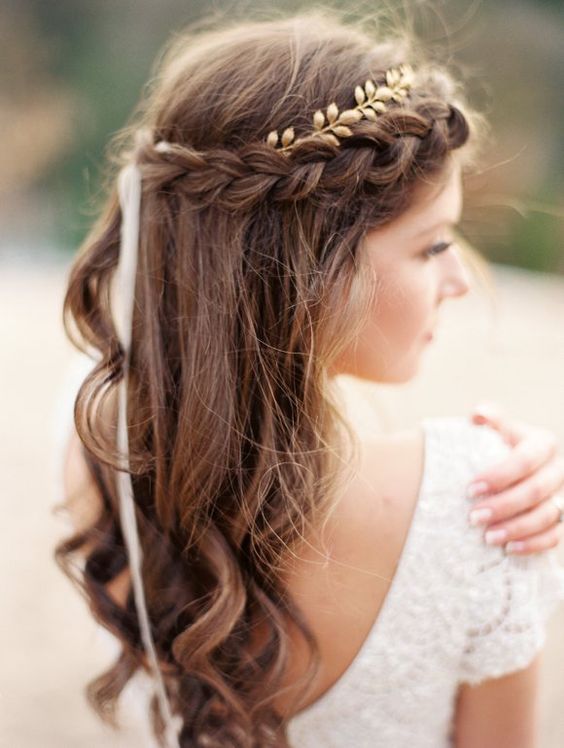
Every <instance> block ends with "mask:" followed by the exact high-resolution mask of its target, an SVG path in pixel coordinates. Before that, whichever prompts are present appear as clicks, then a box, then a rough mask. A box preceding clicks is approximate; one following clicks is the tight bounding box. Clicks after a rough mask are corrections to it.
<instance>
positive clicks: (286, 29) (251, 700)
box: [57, 10, 564, 748]
mask: <svg viewBox="0 0 564 748" xmlns="http://www.w3.org/2000/svg"><path fill="white" fill-rule="evenodd" d="M376 36H378V35H376ZM482 124H483V120H482V118H481V117H480V115H478V114H477V113H476V112H474V111H472V110H471V108H470V107H469V105H468V104H467V103H466V102H465V101H464V100H463V97H462V94H461V92H460V90H459V86H458V84H456V83H455V82H454V81H453V80H452V78H451V77H450V76H449V74H448V73H447V71H446V70H444V69H443V68H442V67H441V66H440V65H438V64H437V63H434V62H433V61H432V60H430V59H427V58H426V56H425V55H424V54H423V52H422V51H421V50H417V51H416V47H415V45H414V44H412V42H411V39H410V38H409V35H407V34H400V33H399V32H397V35H396V36H393V35H391V34H390V32H389V31H388V33H387V35H386V37H385V38H384V39H382V38H379V39H377V40H376V39H375V38H374V36H372V35H371V34H370V33H369V32H368V31H367V30H366V27H365V25H364V24H360V23H359V24H358V25H354V26H353V25H351V24H345V23H344V22H343V21H341V20H340V19H339V17H338V16H337V15H336V14H335V13H330V12H328V11H320V10H316V11H314V12H310V13H304V14H301V15H299V16H295V17H290V18H288V19H277V20H274V21H262V22H256V23H251V22H249V23H242V24H231V25H230V26H226V27H225V28H222V29H215V30H211V31H208V32H207V33H204V34H201V35H200V34H195V35H193V36H190V35H189V34H187V35H181V36H179V37H178V38H177V39H176V41H175V43H174V44H172V45H171V47H170V48H169V50H168V53H167V55H165V57H164V59H163V60H162V64H161V67H160V69H159V70H158V71H157V74H156V76H155V78H154V80H153V81H152V88H151V90H150V91H149V95H148V100H147V102H145V103H144V105H143V106H142V107H140V109H139V114H138V117H137V118H136V121H135V122H134V124H133V125H132V126H131V127H130V128H128V129H127V130H125V131H124V132H123V133H122V134H121V135H120V137H119V139H118V141H117V142H116V145H117V146H118V148H119V150H120V158H119V159H118V165H119V166H120V167H123V171H122V172H121V173H120V180H119V183H118V185H119V191H118V190H116V188H115V186H113V185H112V192H111V195H110V197H109V200H108V203H107V205H106V209H105V211H104V213H103V215H102V216H101V218H100V220H99V222H98V224H97V225H96V226H95V227H94V229H93V231H92V233H91V234H90V236H89V237H88V238H87V240H86V242H85V244H84V246H83V247H82V249H81V251H80V253H79V254H78V256H77V258H76V259H75V261H74V263H73V267H72V269H71V273H70V277H69V285H68V289H67V293H66V297H65V322H66V329H67V332H68V334H69V336H70V337H71V339H72V340H74V341H75V343H76V345H77V347H78V348H80V349H81V350H83V351H85V352H91V353H92V354H93V358H94V359H95V362H94V365H93V367H92V371H91V372H90V373H89V374H88V375H87V376H86V377H85V379H84V382H83V383H82V385H81V387H80V390H79V392H78V396H77V401H76V408H75V413H74V416H75V425H76V430H77V434H78V436H76V435H75V436H73V437H72V439H71V440H70V443H69V449H68V455H67V461H66V471H65V485H66V498H67V502H68V504H69V508H70V507H71V506H73V507H74V509H73V510H72V511H73V514H74V517H75V522H76V525H77V529H78V532H77V535H76V536H75V537H74V538H72V539H70V540H69V541H67V542H66V543H63V544H61V545H60V546H59V548H58V549H57V558H58V560H59V562H60V563H61V565H62V567H63V568H64V569H66V570H67V571H68V573H69V574H70V573H71V571H70V563H69V562H70V560H71V558H72V557H73V555H74V554H76V553H80V554H82V556H83V557H84V559H85V563H84V568H83V570H82V572H81V573H80V574H79V575H78V576H77V577H76V581H77V582H78V583H79V584H80V585H81V586H82V587H83V589H84V591H85V593H86V595H87V596H88V599H89V603H90V608H91V611H92V613H93V615H94V616H95V617H96V619H97V620H98V621H99V622H100V623H101V624H102V625H103V626H104V627H106V628H107V629H108V630H109V631H110V632H112V633H113V634H114V635H115V636H116V637H117V638H118V639H119V640H120V643H121V645H122V651H121V655H120V657H119V659H118V661H117V662H116V664H115V666H114V667H113V668H112V669H111V670H110V671H108V673H105V674H104V675H102V676H100V678H99V679H97V681H95V682H94V683H93V684H91V687H90V696H91V700H92V703H93V704H94V705H95V706H96V707H97V709H98V710H99V712H100V714H101V715H104V714H108V712H109V710H111V708H112V705H113V704H114V703H115V700H116V699H117V697H118V696H119V693H120V691H121V690H122V689H123V687H124V686H125V684H126V683H127V682H128V680H129V679H130V678H131V677H132V676H133V675H134V674H135V672H136V671H138V670H139V668H144V669H145V670H148V671H151V670H152V671H153V673H154V675H155V678H156V681H157V694H156V697H155V699H154V700H153V704H152V706H153V713H154V718H155V721H154V731H155V734H156V735H157V736H158V737H159V740H160V741H161V744H164V743H165V742H166V743H167V744H170V745H181V746H204V745H206V746H222V747H223V746H237V747H239V746H284V745H291V746H296V748H298V747H299V748H309V747H310V746H329V747H330V746H339V747H341V746H350V745H354V746H371V747H373V746H380V745H381V746H394V748H401V746H408V745H409V746H413V745H417V746H423V745H425V746H426V745H429V746H434V748H437V746H442V745H445V746H446V745H456V746H458V748H464V747H466V746H477V745H480V746H481V747H482V748H487V747H488V746H494V745H495V746H496V748H497V747H499V746H500V745H502V744H505V745H508V746H509V745H511V746H512V748H524V747H525V746H532V745H534V731H535V721H534V710H535V694H536V688H537V682H536V674H537V669H538V656H539V651H540V649H541V646H542V642H543V639H544V624H545V620H546V617H547V615H548V613H549V612H550V610H551V609H552V607H553V604H554V603H555V602H556V600H557V599H559V598H560V597H562V596H564V582H563V577H562V570H561V569H560V568H559V567H557V566H556V564H555V560H554V557H553V555H552V554H551V553H538V554H536V555H535V554H534V553H533V554H531V552H532V551H535V550H545V549H546V548H547V547H549V546H551V545H554V544H555V542H556V539H557V535H556V532H555V525H556V522H557V519H558V518H559V516H560V511H559V510H558V507H557V506H556V505H555V503H554V501H553V499H552V498H551V494H552V493H554V492H555V491H557V490H558V489H559V488H560V487H561V485H562V474H561V460H560V459H559V458H557V457H554V456H553V454H552V453H553V451H554V444H553V442H552V443H550V437H549V438H548V440H547V438H546V435H543V436H542V438H538V435H539V432H535V431H534V430H533V431H532V432H529V435H531V434H532V435H533V436H531V438H527V432H526V430H525V432H523V430H521V432H520V433H518V431H519V429H518V427H515V428H514V429H513V433H511V434H506V436H507V437H508V440H509V441H511V442H512V443H513V444H515V443H517V446H516V447H515V450H514V452H515V453H517V452H519V454H520V457H519V459H522V457H523V455H524V456H525V459H526V460H528V465H527V469H525V470H524V471H523V470H522V469H518V467H516V465H517V458H516V455H514V456H513V457H511V456H510V449H509V447H508V446H506V444H505V443H504V441H503V439H502V437H501V436H500V435H499V434H497V433H496V431H494V430H493V429H491V428H489V427H488V426H487V425H486V426H478V425H472V424H470V423H467V422H466V421H465V419H460V418H456V417H453V418H446V419H427V420H426V421H424V422H423V423H422V424H421V427H420V428H416V429H413V430H408V431H405V432H401V433H398V434H392V435H388V434H385V435H382V434H375V435H374V437H373V438H371V439H362V440H360V439H359V438H358V436H357V435H356V434H355V433H354V429H353V428H352V427H351V425H350V424H349V423H348V422H347V420H346V418H345V417H344V416H343V413H342V412H341V410H340V403H339V394H338V386H337V382H338V375H339V374H342V373H348V374H353V375H354V376H357V377H361V378H365V379H369V380H371V381H374V382H386V383H394V382H405V381H407V380H409V379H411V378H412V377H413V376H415V375H416V373H417V369H418V365H419V361H420V359H421V356H422V355H423V352H424V350H425V349H426V347H427V346H428V345H429V339H430V335H431V333H432V331H433V329H434V326H435V324H436V321H437V317H438V313H439V307H440V306H441V304H442V303H443V301H445V300H446V299H448V298H449V297H452V298H454V297H457V296H461V295H463V294H465V293H466V292H467V291H468V288H469V283H470V276H469V267H470V265H469V263H468V266H467V265H466V264H465V262H464V258H465V257H466V255H464V254H463V250H462V247H461V246H458V245H457V240H456V233H455V231H454V226H455V225H456V223H457V222H458V221H459V218H460V213H461V209H462V177H463V174H464V171H465V170H469V169H470V168H471V167H472V165H473V164H474V163H475V158H476V152H477V151H476V144H477V143H479V133H480V130H481V126H482ZM134 134H135V139H134V146H133V148H131V147H130V148H129V149H125V148H124V147H123V146H124V140H125V139H128V138H129V137H130V136H132V135H134ZM137 191H139V192H140V195H139V194H138V192H137ZM130 253H131V254H130ZM474 261H475V258H474ZM135 263H137V269H136V270H135ZM133 283H134V284H135V285H134V287H133ZM133 296H134V299H135V303H134V304H133ZM129 313H131V314H132V315H133V317H132V319H131V318H130V317H129V316H128V315H129ZM71 323H72V324H73V328H74V329H72V330H71ZM77 332H78V334H77ZM129 335H131V340H129V337H128V336H129ZM124 374H126V375H127V376H124ZM120 398H123V399H120ZM125 404H127V409H126V407H125ZM126 410H127V439H126V440H125V441H124V438H123V437H124V433H125V426H124V424H125V414H126ZM506 428H507V429H508V430H511V424H508V425H507V426H506ZM500 430H501V431H502V433H503V424H501V425H500ZM534 434H537V436H536V437H535V436H534ZM543 439H544V444H545V446H544V447H543ZM535 452H537V454H536V455H535ZM124 456H125V458H126V461H124ZM124 468H127V469H128V470H129V471H130V473H131V483H127V481H125V482H124V481H123V480H122V478H123V476H127V472H125V471H124ZM535 468H536V469H537V472H536V475H532V476H531V475H529V474H530V473H534V472H535ZM116 475H118V476H120V480H119V481H118V480H116ZM495 475H497V476H499V477H498V479H495V480H493V481H491V483H492V485H493V488H494V490H495V491H497V492H501V493H500V494H499V495H498V496H493V497H490V498H489V499H482V500H479V501H478V504H477V506H478V508H484V507H486V506H487V507H490V508H491V509H492V510H493V516H492V517H490V518H489V520H488V519H487V518H486V525H488V528H489V529H490V530H491V529H494V530H499V529H501V528H506V529H507V530H508V535H507V537H505V538H501V539H499V538H498V540H497V541H495V539H494V543H493V545H489V544H488V543H486V542H484V539H483V537H482V535H483V530H482V529H481V527H480V526H472V524H470V523H469V521H468V518H467V512H468V501H467V498H466V488H467V485H468V484H469V483H470V482H471V480H472V479H480V478H484V477H494V476H495ZM551 476H552V478H551ZM547 479H548V480H547ZM535 481H538V485H541V484H542V483H543V481H547V482H546V483H545V484H544V485H545V487H544V490H542V491H541V492H540V494H539V493H535V492H531V490H530V489H531V485H532V484H534V483H535ZM129 488H131V493H128V491H129ZM130 500H133V501H134V503H135V511H134V512H133V511H132V513H131V514H128V507H129V509H131V508H132V507H131V504H129V503H128V501H130ZM482 516H483V515H482ZM476 521H477V520H476ZM519 538H525V539H526V540H527V542H528V545H527V546H525V548H524V549H522V550H521V551H518V549H515V548H514V549H513V550H514V551H516V552H517V553H521V557H518V555H516V553H512V552H511V551H512V549H511V547H509V546H504V543H506V542H507V541H508V540H511V541H513V542H515V541H517V540H518V539H519ZM138 540H139V541H140V547H141V549H142V559H141V558H139V557H138V556H137V550H138V549H136V543H137V541H138ZM496 543H497V544H496ZM138 572H139V573H138ZM157 661H158V665H157ZM492 698H493V699H495V703H496V704H497V705H498V706H499V708H496V709H493V708H491V707H490V705H491V703H492ZM507 704H510V705H511V711H509V710H508V709H507V708H506V705H507ZM173 715H174V717H175V718H176V720H173V719H172V717H173ZM500 735H503V736H504V738H503V740H505V741H506V742H505V743H503V742H502V740H500Z"/></svg>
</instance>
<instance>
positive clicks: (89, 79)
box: [0, 0, 564, 748]
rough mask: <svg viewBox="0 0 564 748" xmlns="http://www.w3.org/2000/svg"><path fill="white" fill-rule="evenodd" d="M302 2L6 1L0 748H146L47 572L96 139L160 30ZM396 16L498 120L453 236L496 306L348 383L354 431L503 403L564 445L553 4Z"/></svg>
mask: <svg viewBox="0 0 564 748" xmlns="http://www.w3.org/2000/svg"><path fill="white" fill-rule="evenodd" d="M321 4H323V3H321ZM310 5H311V3H305V2H301V3H300V2H284V0H281V1H280V2H278V3H276V4H274V3H273V2H268V3H267V2H252V4H251V3H250V2H245V3H243V2H231V3H227V2H221V0H216V1H215V2H214V3H212V4H210V3H205V2H196V0H191V2H186V1H184V2H181V1H180V0H159V2H158V3H157V2H154V1H153V0H136V2H125V0H113V2H104V1H103V0H89V2H86V0H72V1H71V0H57V2H55V3H45V2H42V1H41V0H18V2H17V3H16V2H9V0H2V1H1V2H0V41H1V49H2V59H3V64H2V65H1V66H0V103H1V106H0V122H1V123H2V133H3V137H2V138H1V140H0V164H1V167H0V193H1V195H0V225H1V227H2V230H1V232H0V266H1V273H0V332H1V334H2V338H1V339H2V343H3V346H2V354H1V355H2V359H1V362H0V381H1V384H2V387H1V388H0V397H1V398H2V399H1V407H2V415H3V418H2V421H3V426H4V428H3V430H2V438H1V443H0V446H1V447H2V450H1V454H2V458H1V459H2V465H3V468H4V479H5V480H4V489H5V496H4V497H3V498H4V501H3V506H4V507H5V508H6V515H5V518H4V519H5V521H4V522H3V523H2V530H1V531H0V532H1V535H0V541H1V542H0V554H1V555H0V558H2V561H3V563H2V570H3V573H2V585H3V587H2V592H3V594H2V599H3V612H4V615H3V616H2V620H1V622H0V625H1V626H2V636H1V637H0V640H1V641H2V643H3V645H4V647H5V652H4V653H3V657H2V661H3V668H2V673H1V674H0V745H1V746H10V748H14V747H16V748H28V747H29V748H31V747H32V746H34V747H35V746H41V747H42V748H50V747H51V746H53V748H54V747H55V746H57V748H60V747H61V746H65V747H66V746H80V747H82V746H84V748H86V747H88V748H91V747H92V746H115V747H116V748H117V747H119V746H145V745H147V746H150V745H151V743H150V742H149V741H148V739H147V738H146V737H144V736H143V734H142V733H141V732H140V728H139V719H140V716H139V715H138V714H137V715H136V714H135V709H136V708H135V703H134V700H133V701H132V702H131V703H129V704H128V703H127V699H125V701H124V703H125V707H124V713H123V715H122V719H123V722H124V725H125V729H124V731H123V733H122V734H114V733H112V732H111V731H110V730H109V729H108V728H105V727H104V726H103V725H101V724H100V723H99V722H98V720H97V719H96V718H95V717H94V715H93V713H92V712H91V711H90V710H89V709H88V707H87V704H86V701H85V697H84V693H83V689H84V686H85V684H86V682H87V681H88V680H90V679H91V678H93V677H94V676H95V675H96V674H98V673H100V672H101V671H102V670H103V669H104V667H105V665H106V663H107V662H109V660H110V659H111V658H112V656H113V652H112V650H111V647H108V642H107V641H106V640H105V639H104V636H103V634H101V633H100V632H99V631H97V630H96V629H95V627H94V625H93V622H92V621H91V619H90V616H89V614H88V611H87V608H86V606H85V604H84V603H83V601H82V600H81V599H80V598H79V596H78V595H77V594H76V593H75V592H74V590H73V589H72V588H71V587H70V584H69V583H68V582H67V581H66V580H65V579H64V578H63V577H62V574H61V573H60V572H59V571H58V570H57V569H56V568H55V566H54V563H53V561H52V549H53V547H54V544H55V542H56V540H57V539H58V538H59V537H61V535H62V534H66V530H67V528H65V527H64V526H62V524H61V519H60V518H57V517H55V516H53V514H52V507H53V505H54V504H55V503H56V502H58V501H60V500H61V498H62V496H61V495H60V485H59V483H58V478H59V472H58V471H59V467H60V466H59V463H58V459H59V458H58V454H59V453H58V451H57V450H58V449H59V446H60V445H61V444H62V442H63V441H64V435H65V433H66V432H65V429H66V428H67V427H68V419H69V417H70V415H69V404H70V403H71V402H72V394H73V392H72V387H73V386H74V384H76V381H75V382H74V384H73V383H72V382H71V380H72V376H71V377H69V370H70V368H71V362H72V358H73V356H72V354H73V352H72V349H71V347H70V344H69V343H68V342H67V341H66V339H65V337H64V334H63V332H62V326H61V305H62V298H63V294H64V290H65V282H66V277H67V272H68V268H69V264H70V262H71V260H72V257H73V255H74V253H75V252H76V250H77V248H78V246H79V245H80V243H81V241H82V239H83V238H84V236H85V235H86V233H87V231H88V229H89V227H90V226H91V224H92V222H93V220H94V218H95V217H96V210H97V206H98V205H99V204H100V201H101V195H100V184H101V176H102V169H103V159H104V152H105V148H106V145H107V142H108V140H109V138H110V136H111V135H112V134H113V133H114V132H115V131H116V130H117V129H119V128H120V127H121V126H122V125H123V124H124V123H125V121H126V119H127V117H128V115H129V114H130V112H131V110H132V108H133V107H134V105H135V104H136V102H137V101H138V99H139V97H140V95H141V92H142V89H143V85H144V83H145V82H146V81H147V79H148V78H149V75H150V72H151V68H152V65H153V63H154V60H155V57H156V56H157V54H158V53H159V51H160V49H161V48H162V45H163V43H164V42H165V41H167V39H168V38H169V36H170V34H171V33H174V32H175V31H179V30H180V29H181V28H182V26H184V25H185V24H187V23H190V22H192V21H195V20H197V19H199V18H201V17H202V16H204V15H206V16H207V17H209V15H210V14H212V15H213V14H217V15H218V17H231V16H233V15H235V14H236V15H237V16H245V15H246V14H250V13H251V12H252V15H253V17H255V18H256V17H259V18H260V17H261V14H262V13H264V15H265V16H268V15H269V14H270V12H271V10H272V9H277V8H280V9H282V10H286V9H287V10H299V9H300V8H304V7H310ZM325 5H329V3H325ZM331 5H333V6H337V7H340V4H339V3H338V2H333V3H331ZM342 5H343V7H347V4H346V3H343V4H342ZM388 5H391V6H392V7H394V8H400V7H401V6H402V5H409V7H410V10H411V11H412V12H414V14H415V18H416V28H417V31H418V33H419V34H420V36H421V38H422V39H423V40H425V42H426V43H427V44H429V45H430V46H432V47H434V48H435V47H436V48H438V49H442V50H444V59H445V60H446V61H447V62H448V64H449V66H450V67H451V69H452V70H453V72H454V73H455V74H457V76H459V77H460V76H462V77H463V78H464V80H465V81H466V83H467V87H468V92H469V98H470V101H471V103H472V104H473V105H474V106H476V107H477V108H478V109H479V110H480V111H482V112H484V113H485V114H486V115H487V117H488V119H489V121H490V123H491V134H490V137H489V139H488V142H487V144H486V147H485V152H484V156H483V159H482V160H483V166H482V168H481V170H480V173H478V174H476V175H475V176H473V177H472V179H470V180H469V181H468V183H467V193H466V197H465V210H464V217H463V222H462V229H463V233H464V235H465V236H466V237H467V239H469V240H470V242H471V243H473V244H474V246H476V247H477V248H478V249H479V250H480V251H481V252H482V253H483V254H484V255H485V256H486V257H487V258H488V259H489V260H490V261H491V263H492V265H491V268H492V273H493V277H494V279H495V283H496V287H497V294H498V297H497V298H498V302H497V305H496V306H495V307H493V308H492V306H491V302H490V301H489V300H488V299H487V298H485V297H482V296H481V295H480V294H479V293H478V292H476V293H474V292H473V293H471V294H469V295H468V296H467V297H465V298H464V299H462V300H457V303H456V304H452V307H451V306H450V305H447V306H448V309H447V313H446V314H445V315H444V319H443V320H442V321H441V324H442V328H441V330H440V333H439V336H438V340H437V341H436V342H435V343H434V345H433V347H432V349H430V350H429V352H427V353H426V356H427V358H426V360H425V365H424V367H423V369H422V371H421V374H420V376H419V377H418V378H417V380H416V381H413V382H410V383H409V384H407V385H402V386H400V387H398V386H395V387H391V386H377V387H375V386H374V385H366V384H363V383H360V382H357V381H347V379H346V378H344V382H343V384H344V389H345V391H346V393H347V397H348V400H347V402H348V404H349V406H350V413H351V416H352V417H353V418H355V419H357V422H358V424H359V428H364V427H366V428H368V429H374V428H384V429H387V428H396V427H397V428H401V427H403V426H407V425H410V424H413V423H414V422H416V421H418V420H419V419H420V418H423V417H427V416H433V415H454V414H467V413H469V411H470V408H471V407H472V406H473V405H474V404H476V403H478V402H480V401H483V400H494V401H496V402H498V403H499V404H500V405H501V406H502V407H503V408H504V409H505V410H506V411H507V412H508V413H509V414H511V415H512V416H514V417H518V418H522V419H524V420H528V421H529V422H531V423H534V424H536V425H541V426H546V427H547V428H551V429H552V430H553V431H555V432H556V433H557V435H558V436H559V438H560V441H561V444H564V384H563V382H564V324H563V323H562V320H564V250H563V244H564V242H563V239H564V220H563V218H564V178H563V174H564V168H563V167H564V140H563V137H562V133H563V132H564V106H563V97H562V91H563V90H564V6H563V4H562V0H488V2H487V3H486V2H484V1H482V2H471V1H470V0H448V2H447V1H446V0H442V1H441V0H435V2H433V3H429V2H418V1H417V0H413V1H412V2H410V3H399V2H395V3H393V2H389V3H388ZM356 7H359V4H358V3H356ZM366 7H367V8H369V7H370V5H369V4H367V5H366ZM351 15H353V14H352V13H351ZM558 552H559V555H560V557H561V558H564V551H562V549H559V551H558ZM563 626H564V614H563V612H562V610H560V611H559V612H557V614H556V615H555V616H554V617H553V618H552V620H551V623H550V627H549V639H548V643H547V648H546V652H547V655H546V657H545V665H544V671H543V693H542V731H543V732H542V742H541V748H557V746H562V745H564V716H563V714H562V709H561V701H562V697H563V696H564V684H563V682H562V676H561V673H562V672H564V643H563V640H562V631H563V628H562V627H563Z"/></svg>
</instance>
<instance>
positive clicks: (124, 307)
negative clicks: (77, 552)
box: [112, 144, 182, 748]
mask: <svg viewBox="0 0 564 748" xmlns="http://www.w3.org/2000/svg"><path fill="white" fill-rule="evenodd" d="M159 145H160V144H159ZM159 150H161V149H159ZM118 194H119V201H120V206H121V230H120V253H119V260H118V266H117V271H116V277H115V285H114V288H113V292H114V293H113V298H112V311H113V310H115V312H114V323H115V326H116V330H117V333H118V337H119V339H120V342H121V344H122V347H123V349H124V353H125V358H124V364H123V377H122V379H121V381H120V383H119V385H118V389H119V391H118V397H119V400H118V423H117V447H118V450H119V452H120V454H122V455H124V456H125V460H126V463H125V465H126V466H127V467H128V466H129V440H128V433H127V380H128V372H129V356H130V349H131V335H132V329H131V327H132V320H133V304H134V300H135V278H136V274H137V251H138V244H139V215H140V210H141V172H140V170H139V167H138V166H137V164H136V163H134V162H132V163H130V164H128V165H127V166H125V167H124V168H123V169H122V170H121V172H120V174H119V176H118ZM117 490H118V496H119V511H120V522H121V528H122V532H123V537H124V540H125V545H126V548H127V554H128V558H129V567H130V570H131V580H132V585H133V595H134V599H135V607H136V609H137V617H138V620H139V627H140V631H141V638H142V640H143V645H144V648H145V652H146V654H147V657H148V660H149V665H150V668H151V670H152V673H153V677H154V679H155V686H156V694H157V697H158V701H159V707H160V712H161V716H162V719H163V722H164V726H165V739H166V745H167V746H168V747H169V748H180V746H179V742H178V727H179V724H178V723H179V722H180V723H181V722H182V720H181V719H180V718H176V720H175V718H174V717H173V715H172V711H171V708H170V704H169V700H168V697H167V694H166V690H165V686H164V682H163V678H162V674H161V671H160V668H159V664H158V660H157V653H156V650H155V645H154V643H153V637H152V635H151V628H150V623H149V614H148V611H147V604H146V601H145V591H144V588H143V577H142V575H141V568H142V567H141V565H142V559H143V554H142V550H141V545H140V542H139V534H138V530H137V520H136V517H135V501H134V498H133V485H132V482H131V475H130V474H129V473H128V472H125V471H123V470H119V471H118V473H117ZM175 722H176V724H175Z"/></svg>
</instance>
